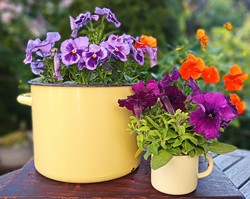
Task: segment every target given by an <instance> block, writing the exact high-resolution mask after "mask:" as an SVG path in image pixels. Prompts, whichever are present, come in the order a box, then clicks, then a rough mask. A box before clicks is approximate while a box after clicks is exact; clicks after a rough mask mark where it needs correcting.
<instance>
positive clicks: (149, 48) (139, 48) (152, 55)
mask: <svg viewBox="0 0 250 199" xmlns="http://www.w3.org/2000/svg"><path fill="white" fill-rule="evenodd" d="M134 48H135V50H134V58H135V60H136V61H137V62H138V63H139V64H140V59H138V58H137V57H138V55H139V56H140V58H141V59H144V55H145V54H148V56H149V61H150V67H154V66H155V65H156V64H157V40H156V39H155V38H154V37H152V36H146V35H142V36H141V37H140V39H139V40H138V39H136V41H135V45H134ZM142 52H143V53H144V54H142ZM141 63H142V62H141Z"/></svg>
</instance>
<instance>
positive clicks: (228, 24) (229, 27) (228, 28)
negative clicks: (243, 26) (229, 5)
mask: <svg viewBox="0 0 250 199" xmlns="http://www.w3.org/2000/svg"><path fill="white" fill-rule="evenodd" d="M224 27H225V28H226V29H227V30H233V25H232V24H231V23H230V22H227V23H224Z"/></svg>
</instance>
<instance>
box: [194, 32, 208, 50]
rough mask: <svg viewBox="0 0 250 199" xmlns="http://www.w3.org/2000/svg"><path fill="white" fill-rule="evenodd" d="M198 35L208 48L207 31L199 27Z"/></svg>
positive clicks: (203, 45) (201, 42)
mask: <svg viewBox="0 0 250 199" xmlns="http://www.w3.org/2000/svg"><path fill="white" fill-rule="evenodd" d="M196 37H197V38H198V39H199V40H200V44H201V46H202V48H206V46H207V42H208V41H209V38H208V36H207V35H206V31H205V30H203V29H198V30H197V32H196Z"/></svg>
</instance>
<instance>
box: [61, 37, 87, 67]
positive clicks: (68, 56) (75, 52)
mask: <svg viewBox="0 0 250 199" xmlns="http://www.w3.org/2000/svg"><path fill="white" fill-rule="evenodd" d="M88 44H89V39H88V37H78V38H76V39H74V40H73V39H67V40H65V41H64V42H63V43H62V45H61V48H60V50H61V59H62V62H63V63H64V64H65V65H66V66H69V65H72V64H76V63H78V62H79V60H80V58H81V56H82V53H83V52H84V51H87V50H88Z"/></svg>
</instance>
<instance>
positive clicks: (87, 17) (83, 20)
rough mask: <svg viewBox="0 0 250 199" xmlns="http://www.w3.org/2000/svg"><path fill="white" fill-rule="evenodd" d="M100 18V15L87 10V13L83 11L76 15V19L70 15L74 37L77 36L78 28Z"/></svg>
mask: <svg viewBox="0 0 250 199" xmlns="http://www.w3.org/2000/svg"><path fill="white" fill-rule="evenodd" d="M98 19H99V16H98V15H92V14H91V13H90V12H86V13H84V14H83V13H81V14H80V15H78V16H77V17H76V19H74V18H73V17H71V16H70V17H69V20H70V28H71V30H72V34H71V36H72V37H76V36H77V33H78V30H79V29H80V28H81V27H83V26H86V25H87V24H88V23H89V22H90V21H92V20H93V21H97V20H98Z"/></svg>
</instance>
